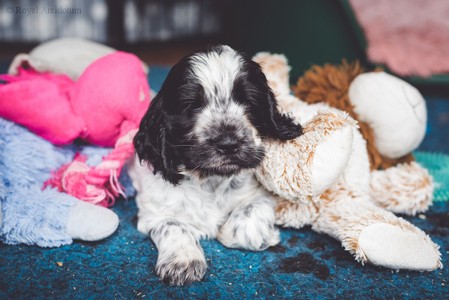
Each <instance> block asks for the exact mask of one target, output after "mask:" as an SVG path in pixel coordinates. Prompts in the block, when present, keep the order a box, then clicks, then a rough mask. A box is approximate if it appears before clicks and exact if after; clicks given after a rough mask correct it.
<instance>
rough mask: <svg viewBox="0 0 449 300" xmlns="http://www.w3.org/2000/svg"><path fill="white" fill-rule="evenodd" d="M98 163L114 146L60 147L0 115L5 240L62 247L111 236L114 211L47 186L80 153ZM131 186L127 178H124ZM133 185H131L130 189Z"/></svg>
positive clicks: (1, 231) (0, 225) (0, 228)
mask: <svg viewBox="0 0 449 300" xmlns="http://www.w3.org/2000/svg"><path fill="white" fill-rule="evenodd" d="M78 151H80V152H81V153H82V154H83V155H85V156H86V157H88V160H87V163H88V164H89V165H92V164H98V163H99V162H100V161H101V159H102V156H104V155H106V154H107V153H108V152H109V151H110V149H105V148H98V147H89V146H86V147H77V146H76V145H71V146H67V147H56V146H54V145H53V144H51V143H50V142H48V141H46V140H44V139H42V138H40V137H38V136H36V135H34V134H33V133H31V132H29V131H28V130H27V129H25V128H23V127H21V126H19V125H16V124H14V123H12V122H9V121H7V120H4V119H1V118H0V208H1V213H0V240H1V241H3V242H4V243H6V244H11V245H16V244H27V245H38V246H41V247H58V246H61V245H66V244H70V243H72V240H73V239H81V240H89V241H92V240H99V239H102V238H105V237H107V236H109V235H110V234H112V233H113V232H114V231H115V229H116V228H117V226H118V217H117V216H116V215H115V214H114V213H113V212H112V211H111V210H109V209H106V208H103V207H99V206H94V205H92V204H88V203H81V201H79V200H78V199H76V198H74V197H72V196H70V195H68V194H66V193H60V192H58V191H57V190H55V189H51V188H45V189H42V185H43V183H44V181H45V180H46V179H48V178H49V177H50V175H51V172H52V170H54V169H56V168H58V167H59V166H61V165H63V164H65V163H68V162H69V161H71V160H72V159H73V156H74V155H75V153H76V152H78ZM122 182H123V183H124V184H125V185H126V181H122ZM131 190H132V189H128V191H131Z"/></svg>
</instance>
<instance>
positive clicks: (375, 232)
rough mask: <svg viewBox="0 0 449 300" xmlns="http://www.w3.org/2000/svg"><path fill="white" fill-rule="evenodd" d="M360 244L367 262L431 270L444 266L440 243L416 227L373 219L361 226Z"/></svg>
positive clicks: (390, 266) (393, 267)
mask: <svg viewBox="0 0 449 300" xmlns="http://www.w3.org/2000/svg"><path fill="white" fill-rule="evenodd" d="M359 247H360V249H361V251H363V253H364V254H365V256H366V259H367V260H368V261H369V262H370V263H372V264H374V265H379V266H384V267H387V268H392V269H408V270H417V271H432V270H435V269H437V268H441V267H442V266H443V265H442V264H441V258H440V256H441V254H440V253H439V251H438V248H439V247H438V246H437V245H435V244H434V243H433V242H432V241H431V240H430V238H429V237H428V236H427V235H425V234H424V233H423V232H422V231H418V230H416V228H412V229H411V230H410V229H408V228H407V229H405V228H401V227H400V226H394V225H392V224H388V223H376V224H373V225H370V226H368V227H366V228H364V229H363V230H362V232H361V233H360V236H359Z"/></svg>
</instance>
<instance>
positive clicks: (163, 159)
mask: <svg viewBox="0 0 449 300" xmlns="http://www.w3.org/2000/svg"><path fill="white" fill-rule="evenodd" d="M163 90H164V89H161V91H160V92H159V93H158V94H157V96H156V97H155V98H154V99H153V101H152V102H151V104H150V108H149V109H148V111H147V112H146V114H145V116H144V117H143V118H142V121H141V122H140V127H139V131H138V132H137V134H136V136H135V137H134V147H135V149H136V152H137V155H138V156H139V159H140V160H141V161H142V160H144V161H148V162H150V163H151V164H152V166H153V168H154V173H156V172H160V173H161V174H162V176H163V178H164V179H165V180H167V181H169V182H171V183H172V184H174V185H176V184H177V183H178V182H179V180H181V179H182V178H183V175H181V174H179V170H178V167H179V165H180V162H179V160H178V155H177V154H176V153H175V149H174V148H173V147H172V146H171V145H170V144H169V143H168V141H167V130H168V124H167V115H166V113H165V112H164V109H163V105H162V103H163V98H164V92H163Z"/></svg>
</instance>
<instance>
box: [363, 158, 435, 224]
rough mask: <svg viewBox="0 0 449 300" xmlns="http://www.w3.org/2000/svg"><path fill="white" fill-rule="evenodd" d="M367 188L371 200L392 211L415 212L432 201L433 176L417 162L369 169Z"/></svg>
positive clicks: (412, 213) (423, 209) (421, 209)
mask: <svg viewBox="0 0 449 300" xmlns="http://www.w3.org/2000/svg"><path fill="white" fill-rule="evenodd" d="M370 188H371V192H370V195H371V197H370V199H371V200H372V201H373V203H374V204H376V205H378V206H379V207H382V208H385V209H387V210H389V211H392V212H394V213H402V214H407V215H415V214H416V213H420V212H424V211H426V210H427V209H428V208H429V206H430V205H431V204H432V198H433V180H432V178H431V177H430V175H429V173H428V171H427V170H426V169H424V168H423V167H421V166H420V165H419V164H418V163H417V162H411V163H404V164H399V165H397V166H395V167H391V168H388V169H386V170H381V171H373V172H372V173H371V180H370Z"/></svg>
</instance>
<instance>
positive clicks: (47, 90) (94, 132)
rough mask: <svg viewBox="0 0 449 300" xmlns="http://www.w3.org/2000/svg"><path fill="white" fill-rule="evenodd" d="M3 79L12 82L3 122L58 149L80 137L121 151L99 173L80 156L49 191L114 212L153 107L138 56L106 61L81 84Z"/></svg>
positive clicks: (2, 92)
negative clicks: (125, 170)
mask: <svg viewBox="0 0 449 300" xmlns="http://www.w3.org/2000/svg"><path fill="white" fill-rule="evenodd" d="M0 79H2V80H5V81H6V82H7V83H6V84H3V85H0V117H3V118H6V119H9V120H11V121H14V122H16V123H19V124H21V125H23V126H26V127H27V128H29V129H30V130H31V131H32V132H34V133H36V134H37V135H39V136H41V137H43V138H45V139H47V140H49V141H51V142H53V143H54V144H58V145H61V144H69V143H71V142H73V140H74V139H76V138H78V137H79V138H82V139H84V140H86V141H87V142H89V143H92V144H95V145H99V146H106V147H112V146H115V148H114V149H113V151H112V152H111V153H110V154H109V155H107V156H106V157H104V158H103V161H102V163H100V165H98V166H95V167H90V166H88V165H86V163H85V160H86V159H85V158H84V157H82V156H78V155H77V156H76V157H75V159H74V161H73V162H71V163H69V164H67V165H65V166H62V167H61V168H60V169H59V170H57V171H55V173H54V174H53V177H52V178H51V179H50V180H48V181H47V182H46V183H45V185H44V186H53V187H56V188H57V189H58V190H59V191H62V192H66V193H68V194H70V195H72V196H75V197H77V198H79V199H81V200H84V201H87V202H91V203H94V204H98V205H101V206H111V205H112V204H113V203H114V198H115V197H117V196H118V195H119V194H122V195H123V191H122V188H121V186H120V184H119V182H118V177H119V175H120V172H121V170H122V168H123V165H124V164H125V161H126V160H127V159H128V158H129V157H131V156H132V155H133V153H134V147H133V144H132V139H133V137H134V134H135V133H136V131H137V128H138V127H139V123H140V120H141V118H142V117H143V115H144V114H145V112H146V110H147V108H148V106H149V103H150V88H149V86H148V81H147V77H146V74H145V73H144V71H143V66H142V63H141V61H140V60H139V59H138V58H137V57H136V56H134V55H132V54H128V53H124V52H115V53H113V54H109V55H106V56H104V57H102V58H100V59H98V60H96V61H95V62H94V63H92V64H91V65H90V66H89V67H88V68H87V69H86V70H85V72H84V73H83V74H82V75H81V76H80V78H79V80H78V81H77V82H73V81H72V80H71V79H70V78H68V77H67V76H65V75H56V74H50V73H44V74H40V73H38V72H36V71H34V70H24V69H19V74H18V75H17V76H10V75H0Z"/></svg>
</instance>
